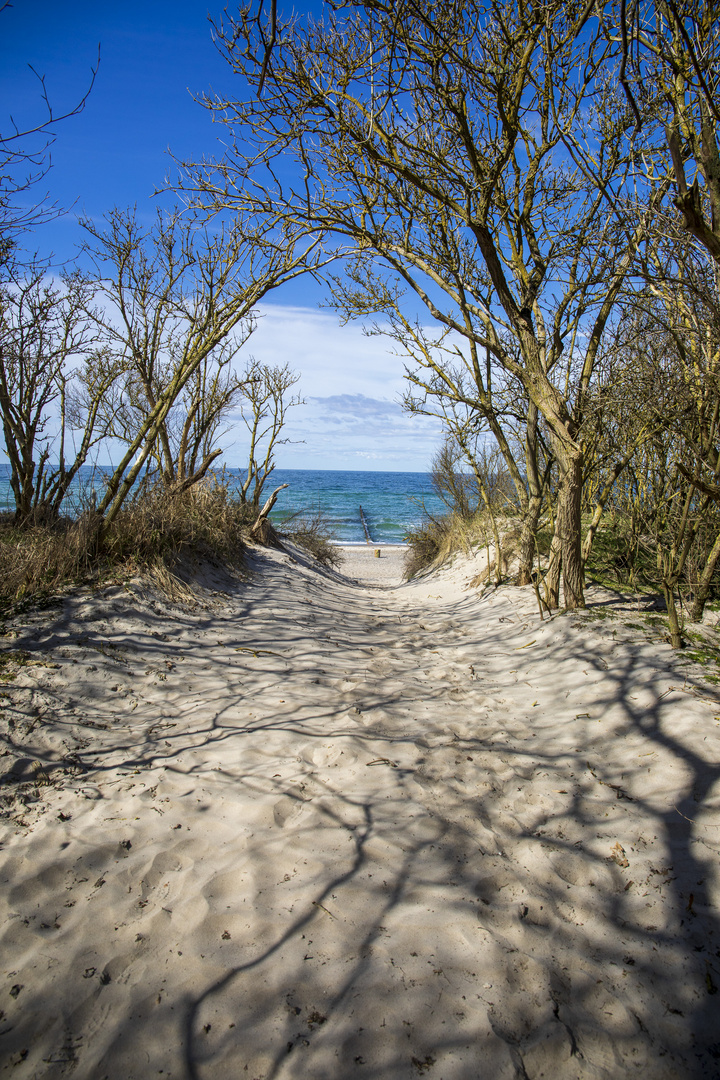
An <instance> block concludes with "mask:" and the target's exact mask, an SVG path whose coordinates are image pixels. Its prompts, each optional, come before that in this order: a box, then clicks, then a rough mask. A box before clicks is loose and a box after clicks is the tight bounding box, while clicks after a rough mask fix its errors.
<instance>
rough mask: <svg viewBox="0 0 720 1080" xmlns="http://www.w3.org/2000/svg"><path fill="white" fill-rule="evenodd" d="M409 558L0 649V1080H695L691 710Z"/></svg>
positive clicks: (686, 697)
mask: <svg viewBox="0 0 720 1080" xmlns="http://www.w3.org/2000/svg"><path fill="white" fill-rule="evenodd" d="M399 559H400V553H399V552H389V553H388V554H387V557H386V559H385V560H384V559H383V558H382V557H381V558H380V559H378V560H374V556H373V555H372V553H371V552H369V551H368V550H367V549H362V548H361V549H355V550H354V551H353V552H351V554H350V556H349V561H348V563H346V565H345V570H346V572H347V573H348V574H350V575H351V576H353V577H355V578H358V579H361V580H368V579H370V578H371V577H373V579H374V584H372V585H361V586H358V585H355V584H352V583H350V582H349V581H348V580H347V579H342V578H341V577H339V576H338V575H335V574H332V573H321V572H317V571H316V570H314V569H313V568H312V567H311V566H310V565H309V563H308V561H307V560H305V559H303V560H302V561H301V562H300V563H292V562H291V560H290V559H289V557H288V556H287V555H285V554H282V553H280V552H268V551H257V552H256V553H255V554H254V556H253V560H252V577H251V578H250V579H249V580H248V581H247V582H244V583H240V584H238V585H236V586H234V587H232V588H231V591H230V592H223V591H222V589H221V586H223V587H230V586H229V585H228V583H227V582H224V583H223V581H222V579H221V578H220V577H219V576H218V579H217V581H216V582H215V584H214V586H212V583H211V587H214V588H215V592H211V591H208V592H207V593H206V603H205V604H204V605H196V606H195V607H194V608H193V609H191V608H189V607H185V608H183V607H180V606H174V605H172V604H170V603H168V602H167V601H162V600H159V599H158V598H157V597H156V596H153V595H152V594H150V593H149V592H147V591H144V590H143V589H141V588H140V587H137V586H135V587H128V588H108V589H105V590H104V591H101V592H98V593H97V594H95V595H93V594H90V593H87V592H85V593H83V594H77V595H74V596H71V597H69V598H67V599H66V600H65V601H64V602H63V603H62V604H58V605H57V606H56V607H55V608H53V609H49V610H45V611H39V612H36V613H34V614H30V615H28V616H26V617H24V618H23V619H16V620H15V621H14V623H13V625H12V626H8V627H6V630H8V631H9V632H10V635H11V636H10V637H6V645H7V647H8V648H13V649H17V648H23V649H25V650H26V651H27V653H28V654H29V655H30V657H31V659H32V661H33V663H32V664H31V665H26V666H24V667H22V668H20V670H19V671H18V674H17V677H16V678H15V680H14V681H11V682H8V683H7V684H6V685H5V686H4V687H3V709H2V713H3V719H2V733H3V737H4V740H5V747H6V749H5V750H4V756H3V757H2V758H0V772H2V773H4V774H5V775H4V778H3V782H2V785H1V786H0V797H2V799H3V800H4V802H3V803H2V806H3V807H4V810H5V814H6V816H5V818H4V820H3V821H2V822H0V841H1V846H0V883H1V894H0V1075H3V1076H4V1075H6V1074H7V1075H8V1076H12V1077H13V1078H40V1077H42V1078H46V1077H47V1078H55V1077H58V1078H60V1077H66V1076H70V1075H72V1077H73V1080H80V1078H88V1080H98V1078H102V1077H108V1078H109V1080H130V1078H138V1080H140V1078H143V1080H144V1078H147V1077H157V1076H162V1077H163V1078H168V1077H170V1078H188V1080H196V1078H209V1077H213V1078H243V1077H248V1078H249V1080H250V1078H270V1077H273V1078H282V1080H288V1078H297V1080H300V1078H302V1080H305V1078H312V1080H340V1078H343V1080H344V1078H346V1077H358V1078H362V1077H372V1078H373V1080H375V1078H382V1080H398V1078H405V1077H407V1078H411V1077H412V1078H414V1077H417V1076H420V1075H426V1076H428V1077H430V1078H435V1080H461V1078H462V1080H471V1078H472V1080H476V1078H483V1080H485V1078H487V1080H495V1078H505V1077H507V1078H511V1077H526V1078H528V1080H539V1078H541V1077H549V1078H552V1080H565V1078H568V1080H569V1078H586V1077H587V1078H608V1080H613V1078H616V1077H625V1076H633V1077H642V1078H643V1080H645V1078H652V1080H664V1078H666V1080H671V1078H673V1080H675V1078H678V1077H681V1078H690V1077H692V1078H700V1077H703V1078H712V1077H717V1076H718V1075H720V1022H719V1020H720V997H718V995H717V993H716V988H717V987H719V986H720V959H719V956H720V934H719V933H718V843H719V842H720V791H719V790H718V788H717V786H714V785H716V781H717V779H718V773H719V771H720V725H719V721H718V714H720V706H719V705H718V700H717V696H716V695H715V692H714V690H713V688H712V686H710V684H708V683H707V682H705V681H703V680H702V679H701V678H700V677H699V672H700V669H698V668H694V667H693V666H692V665H691V664H690V665H688V663H687V662H686V661H684V660H683V659H682V658H679V657H677V656H674V655H673V654H672V653H671V650H670V649H669V647H668V646H666V645H663V644H651V643H649V642H647V641H646V640H645V638H644V637H643V636H642V635H641V634H640V633H639V632H638V631H636V630H632V629H627V628H625V627H623V626H622V625H620V624H618V623H617V622H612V621H591V620H590V619H589V618H588V617H587V616H584V615H578V616H574V617H567V616H557V617H555V618H553V619H552V620H546V621H545V622H543V623H541V622H540V620H539V617H538V613H537V610H536V607H535V599H534V596H533V594H532V591H531V590H530V589H522V590H517V589H511V588H503V589H500V590H499V591H497V592H489V593H488V594H486V595H485V596H480V595H479V594H478V593H477V592H474V591H471V590H470V591H469V590H468V589H467V581H468V580H469V579H470V578H471V577H472V576H473V574H474V572H475V569H476V568H474V567H473V566H472V565H471V564H465V563H459V564H458V565H457V567H456V568H455V569H452V568H451V569H449V570H444V571H441V572H439V573H437V574H435V575H432V576H431V577H426V578H422V579H421V580H419V581H416V582H413V583H410V584H399V579H400V565H399ZM589 598H590V601H591V602H593V603H595V604H596V605H599V606H597V607H596V608H595V609H594V610H595V611H601V612H602V611H605V610H607V609H606V607H605V606H604V605H606V604H607V602H608V599H609V598H608V596H607V594H601V593H599V592H593V591H592V590H591V591H590V594H589ZM636 621H637V617H636ZM13 635H14V636H13ZM35 661H38V662H39V664H35ZM23 800H25V804H24V805H23Z"/></svg>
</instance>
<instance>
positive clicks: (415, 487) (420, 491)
mask: <svg viewBox="0 0 720 1080" xmlns="http://www.w3.org/2000/svg"><path fill="white" fill-rule="evenodd" d="M111 469H112V467H111V466H109V465H108V466H92V465H86V466H84V467H83V468H82V469H81V470H80V474H79V476H78V478H77V479H76V481H75V483H74V484H73V486H72V488H71V490H70V492H69V493H68V497H67V499H66V500H65V503H64V506H63V509H64V511H65V512H66V513H67V514H69V515H71V516H74V515H77V514H79V513H81V512H82V510H83V509H85V508H87V507H88V506H89V505H90V504H91V501H92V495H93V492H96V493H99V492H101V491H102V490H103V482H104V479H105V477H107V476H108V475H109V474H110V472H111ZM223 472H224V475H225V477H226V479H227V480H228V481H229V482H230V483H231V484H232V483H233V481H237V483H238V485H239V484H240V483H241V481H242V478H243V477H244V476H246V475H247V473H246V470H244V469H233V468H229V467H226V468H225V469H224V470H223ZM9 478H10V466H9V465H8V464H0V510H2V511H6V512H7V511H9V512H12V511H13V510H14V506H15V504H14V500H13V495H12V489H11V487H10V479H9ZM280 484H287V485H288V487H287V488H286V489H285V490H284V491H281V492H280V494H279V496H278V501H277V503H276V505H275V508H274V510H273V511H272V513H271V514H270V519H271V521H272V522H273V524H274V525H276V526H279V527H280V528H282V526H283V525H284V524H286V523H287V524H288V525H289V524H290V523H291V521H292V519H293V518H297V517H300V516H305V515H307V516H313V515H315V514H317V513H320V514H322V515H323V517H324V518H325V520H326V522H327V524H328V527H329V529H330V531H331V533H332V538H333V540H334V541H335V542H336V543H338V544H367V543H372V544H403V543H405V542H406V539H407V536H408V534H409V533H412V532H413V531H414V530H415V529H417V527H418V526H419V525H420V523H421V522H422V520H423V518H424V517H425V516H426V514H428V513H429V514H442V513H444V512H446V509H447V508H446V507H445V506H444V504H443V502H442V500H441V499H440V498H439V496H438V495H437V494H436V493H435V492H434V491H433V487H432V479H431V476H430V473H426V472H389V471H380V470H378V471H370V470H367V471H366V470H352V469H275V471H274V472H273V473H272V474H271V476H270V477H269V478H268V480H267V482H266V484H265V488H264V489H263V497H264V498H267V497H268V496H269V495H270V493H271V492H272V491H273V490H274V489H275V488H276V487H279V485H280ZM365 529H367V533H366V531H365Z"/></svg>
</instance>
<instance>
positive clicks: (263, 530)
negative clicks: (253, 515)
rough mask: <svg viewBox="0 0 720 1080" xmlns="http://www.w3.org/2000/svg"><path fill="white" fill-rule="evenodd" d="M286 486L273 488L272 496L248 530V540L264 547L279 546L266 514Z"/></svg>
mask: <svg viewBox="0 0 720 1080" xmlns="http://www.w3.org/2000/svg"><path fill="white" fill-rule="evenodd" d="M287 486H288V485H287V484H281V485H280V487H277V488H275V490H274V491H273V493H272V495H271V496H270V498H269V499H268V500H267V502H266V503H265V505H264V506H263V508H262V510H261V511H260V513H259V514H258V516H257V519H256V521H255V523H254V525H252V527H251V529H250V539H251V540H255V542H256V543H258V544H262V545H263V546H264V547H280V546H281V545H280V541H279V540H278V535H277V533H276V532H275V530H274V529H273V527H272V525H271V524H270V522H269V521H268V519H267V518H268V514H269V513H270V511H271V510H272V508H273V506H274V505H275V503H276V501H277V497H278V495H279V494H280V492H281V491H282V490H283V489H284V488H286V487H287Z"/></svg>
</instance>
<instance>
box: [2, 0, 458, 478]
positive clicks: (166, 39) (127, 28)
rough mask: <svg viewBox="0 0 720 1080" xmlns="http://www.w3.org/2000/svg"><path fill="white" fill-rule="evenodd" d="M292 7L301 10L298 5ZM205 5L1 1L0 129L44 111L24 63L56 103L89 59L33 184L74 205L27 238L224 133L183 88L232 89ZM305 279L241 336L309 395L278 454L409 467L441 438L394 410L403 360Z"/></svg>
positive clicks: (232, 456) (67, 236)
mask: <svg viewBox="0 0 720 1080" xmlns="http://www.w3.org/2000/svg"><path fill="white" fill-rule="evenodd" d="M304 10H308V8H307V7H305V8H304ZM208 14H211V15H213V16H219V15H220V14H221V2H220V3H219V4H218V6H217V8H214V7H210V8H208V6H207V4H206V3H205V2H200V3H196V2H193V0H175V2H172V3H171V2H168V0H147V2H146V3H139V2H138V0H123V2H119V0H104V2H102V3H98V0H95V2H94V3H89V2H87V0H68V2H67V3H66V4H58V3H57V0H55V2H52V3H51V2H48V0H14V5H13V6H12V7H9V8H6V9H5V10H3V11H1V12H0V102H1V104H2V108H1V109H0V130H2V132H3V134H4V133H5V132H6V131H7V129H8V126H9V125H8V117H9V116H10V115H12V117H13V119H14V120H15V122H16V123H17V124H18V126H19V127H21V128H24V127H27V126H30V125H32V124H34V123H37V122H38V120H39V119H42V118H43V106H42V101H41V88H40V84H39V82H38V79H37V78H36V77H35V76H34V75H33V74H32V72H31V71H30V69H29V67H28V65H29V64H32V66H33V67H34V68H35V70H36V71H37V72H38V73H39V74H41V75H44V76H45V79H46V87H47V92H48V96H49V98H50V101H51V103H52V105H53V108H54V109H55V111H56V113H61V112H63V111H65V110H66V109H68V108H70V107H72V106H73V105H74V104H75V103H76V102H77V101H78V100H79V99H80V98H81V97H82V96H83V94H84V93H85V91H86V89H87V87H88V85H89V82H90V76H91V69H92V68H93V67H94V66H95V64H96V61H97V51H98V44H99V45H100V52H101V60H100V66H99V70H98V74H97V78H96V81H95V86H94V88H93V91H92V93H91V95H90V97H89V99H88V102H87V105H86V107H85V109H84V110H83V112H82V113H81V114H80V115H78V116H76V117H72V118H70V119H68V120H66V121H64V122H63V123H62V124H61V125H60V126H59V128H58V134H57V140H56V142H55V144H54V146H53V148H52V169H51V170H50V172H49V173H48V175H47V177H46V178H45V180H44V181H43V182H42V184H41V185H40V186H37V187H35V188H34V189H32V191H31V193H30V194H31V196H32V199H33V200H35V201H37V200H39V199H40V198H41V197H42V196H44V195H45V194H46V193H47V195H48V196H49V199H50V201H57V202H58V203H59V204H60V205H62V206H64V207H72V208H73V209H72V211H71V212H70V213H69V214H68V215H66V216H65V217H63V218H61V219H59V220H57V221H54V222H50V223H48V224H45V225H43V226H42V227H41V228H40V229H38V230H37V231H36V232H35V234H34V236H33V238H32V241H31V242H29V243H28V245H27V246H29V247H32V248H34V249H37V250H38V251H40V252H41V253H48V252H50V251H52V252H54V254H55V256H56V258H57V259H58V260H69V259H72V258H73V257H74V255H75V245H76V244H77V242H78V240H79V229H78V226H77V224H76V220H75V218H76V215H77V214H78V213H84V214H87V215H88V216H90V217H101V216H102V214H103V213H105V212H106V211H107V210H109V209H111V208H112V207H113V206H120V207H126V206H131V205H137V207H138V211H139V213H141V214H144V213H147V214H148V215H150V214H153V213H154V206H155V205H156V204H157V198H154V197H153V192H154V191H155V190H156V189H157V188H159V187H161V186H162V185H163V182H164V179H165V177H166V176H167V175H168V174H169V173H171V172H172V162H171V160H170V158H169V157H168V154H167V150H168V148H170V149H172V151H173V153H174V154H176V155H177V156H178V157H181V158H182V157H183V156H187V157H197V156H200V155H202V154H206V155H212V154H213V153H214V152H215V151H216V148H217V146H218V143H217V139H218V137H219V136H220V135H221V134H222V131H221V129H220V128H219V127H218V126H217V125H213V124H212V123H211V121H210V118H209V115H208V114H207V112H206V111H205V110H204V109H202V108H201V107H200V106H199V105H198V104H196V103H195V102H194V101H193V97H192V94H193V93H201V92H202V91H207V90H210V89H213V90H215V91H216V92H218V93H221V94H222V93H226V92H227V93H232V92H233V89H234V87H233V76H232V74H231V72H230V70H229V68H228V67H227V65H226V64H225V63H224V61H223V60H222V59H221V57H220V56H219V55H218V54H217V52H216V51H215V48H214V45H213V42H212V37H211V31H210V24H209V22H208ZM322 299H323V294H322V292H321V290H320V288H319V287H318V286H317V285H315V284H314V283H313V282H312V281H310V279H307V280H300V281H298V282H294V283H290V284H289V285H288V286H287V287H284V288H283V289H281V290H278V291H277V292H276V293H275V294H274V296H273V298H272V301H271V302H270V303H267V304H265V306H264V308H263V318H262V319H261V320H260V323H259V326H258V329H257V330H256V332H255V334H254V335H253V336H252V338H251V339H250V341H249V343H248V345H247V346H246V354H247V353H250V354H253V355H254V356H256V357H257V358H258V359H261V360H263V361H265V362H269V363H286V362H287V363H289V364H290V365H291V366H292V367H293V368H294V369H295V370H297V371H299V372H300V374H301V382H300V384H299V387H298V389H299V390H300V392H301V393H302V395H303V396H304V398H305V399H306V400H307V405H306V406H302V407H300V408H298V409H296V410H294V413H293V418H292V421H291V424H290V426H289V429H288V436H289V437H290V438H291V439H292V440H293V443H292V445H290V446H287V447H284V448H282V449H281V451H280V453H279V454H278V465H280V466H281V467H285V468H340V469H363V468H365V469H393V470H394V469H413V470H419V471H424V470H426V469H427V467H428V465H429V461H430V458H431V457H432V454H433V452H434V450H435V448H436V447H437V445H438V443H439V437H440V436H439V427H438V425H437V424H436V423H435V422H433V421H432V420H429V419H426V418H418V417H409V416H407V415H405V414H403V412H402V410H401V409H400V407H399V405H398V404H397V399H398V398H399V395H400V394H401V393H402V391H403V366H402V361H401V360H400V359H399V358H398V357H394V356H392V355H391V353H390V345H389V344H388V343H386V342H385V341H383V340H382V339H380V338H377V337H366V336H364V335H363V333H362V329H361V327H359V326H350V327H340V326H339V325H338V321H337V318H336V317H335V316H334V315H332V314H330V313H328V312H327V311H319V310H318V309H317V305H318V303H319V302H321V301H322ZM225 444H226V447H227V452H226V462H227V464H229V465H238V464H242V457H243V444H242V436H241V432H240V430H239V429H236V430H235V431H233V432H231V433H230V434H229V435H228V436H227V437H226V439H225Z"/></svg>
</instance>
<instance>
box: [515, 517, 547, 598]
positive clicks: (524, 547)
mask: <svg viewBox="0 0 720 1080" xmlns="http://www.w3.org/2000/svg"><path fill="white" fill-rule="evenodd" d="M541 510H542V497H541V496H540V495H533V496H532V497H531V498H530V500H529V502H528V508H527V511H526V513H525V515H524V516H523V522H522V527H521V531H520V545H519V548H520V550H519V558H520V565H519V566H518V572H517V577H516V578H515V584H516V585H529V584H530V582H531V581H532V580H533V560H534V558H535V536H536V533H537V526H538V521H539V520H540V511H541Z"/></svg>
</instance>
